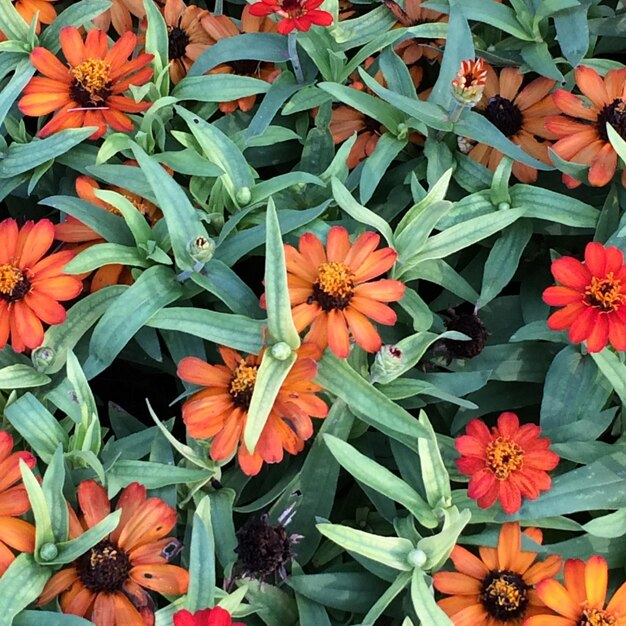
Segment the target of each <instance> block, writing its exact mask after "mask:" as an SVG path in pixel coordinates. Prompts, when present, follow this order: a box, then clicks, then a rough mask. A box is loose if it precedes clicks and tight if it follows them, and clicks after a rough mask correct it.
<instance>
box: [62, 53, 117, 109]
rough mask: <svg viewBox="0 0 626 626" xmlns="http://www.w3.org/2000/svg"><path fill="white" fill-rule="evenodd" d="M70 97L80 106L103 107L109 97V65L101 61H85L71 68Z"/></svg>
mask: <svg viewBox="0 0 626 626" xmlns="http://www.w3.org/2000/svg"><path fill="white" fill-rule="evenodd" d="M70 74H71V75H72V77H73V78H74V83H73V86H72V90H71V91H72V97H73V98H74V99H75V100H76V101H77V102H78V103H79V104H81V105H82V106H87V107H94V106H102V105H104V101H105V100H106V98H107V97H108V96H109V95H110V86H111V65H110V63H107V62H106V61H103V60H102V59H87V60H85V61H83V62H82V63H79V64H78V65H76V66H74V67H72V68H71V69H70Z"/></svg>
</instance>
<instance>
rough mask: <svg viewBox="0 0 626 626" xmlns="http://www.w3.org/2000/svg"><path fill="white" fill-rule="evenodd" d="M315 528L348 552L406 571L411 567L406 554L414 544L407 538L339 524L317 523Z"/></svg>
mask: <svg viewBox="0 0 626 626" xmlns="http://www.w3.org/2000/svg"><path fill="white" fill-rule="evenodd" d="M317 530H319V531H320V533H322V535H324V537H327V538H328V539H330V540H331V541H333V542H334V543H336V544H338V545H340V546H341V547H342V548H344V549H345V550H348V551H349V552H355V553H356V554H360V555H362V556H364V557H366V558H368V559H372V560H373V561H376V562H377V563H382V564H383V565H386V566H387V567H392V568H393V569H397V570H400V571H405V572H408V571H410V570H411V569H413V568H412V566H411V565H410V563H409V560H408V556H409V552H411V550H413V549H414V546H413V544H412V543H411V542H410V541H409V540H408V539H401V538H399V537H379V536H378V535H373V534H372V533H366V532H363V531H362V530H356V529H355V528H349V527H348V526H341V525H339V524H318V525H317Z"/></svg>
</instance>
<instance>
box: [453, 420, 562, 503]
mask: <svg viewBox="0 0 626 626" xmlns="http://www.w3.org/2000/svg"><path fill="white" fill-rule="evenodd" d="M540 434H541V428H540V427H539V426H537V425H535V424H524V425H522V426H520V424H519V419H518V417H517V415H515V413H509V412H506V413H501V414H500V417H498V425H497V426H494V427H493V428H492V429H491V431H490V430H489V428H487V426H485V424H484V423H483V422H481V421H480V420H477V419H473V420H472V421H471V422H470V423H469V424H468V425H467V430H466V434H465V435H462V436H461V437H457V438H456V441H455V442H454V445H455V447H456V449H457V451H458V452H459V453H460V454H461V458H459V459H457V460H456V465H457V467H458V469H459V471H460V472H462V473H463V474H465V475H467V476H470V482H469V487H468V489H467V495H468V496H469V497H470V498H472V499H475V500H476V501H477V503H478V506H479V507H480V508H482V509H487V508H489V507H490V506H492V505H493V504H494V503H495V502H496V500H500V504H501V505H502V509H503V510H504V512H505V513H507V514H509V515H512V514H513V513H517V511H519V509H520V507H521V506H522V498H528V499H530V500H534V499H536V498H538V497H539V494H540V492H542V491H547V490H548V489H550V484H551V481H550V476H549V475H548V473H547V471H549V470H553V469H554V468H555V467H556V466H557V465H558V463H559V457H558V455H557V454H555V453H554V452H552V451H550V449H549V448H550V440H549V439H545V438H540V437H539V435H540Z"/></svg>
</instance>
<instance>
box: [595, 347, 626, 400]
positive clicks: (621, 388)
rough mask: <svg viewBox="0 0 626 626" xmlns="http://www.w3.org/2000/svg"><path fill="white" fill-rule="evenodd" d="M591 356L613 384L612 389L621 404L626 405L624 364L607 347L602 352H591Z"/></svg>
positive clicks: (625, 367) (625, 371)
mask: <svg viewBox="0 0 626 626" xmlns="http://www.w3.org/2000/svg"><path fill="white" fill-rule="evenodd" d="M591 357H592V358H593V360H594V361H595V362H596V365H597V366H598V368H599V369H600V371H601V372H602V373H603V374H604V376H605V377H606V379H607V380H608V381H609V382H610V383H611V385H613V389H614V390H615V393H616V394H617V395H618V396H619V399H620V400H621V401H622V404H623V405H624V406H626V365H624V364H623V363H622V362H621V361H620V360H619V357H618V356H617V355H616V354H615V353H614V352H611V351H610V350H609V349H608V348H605V349H604V350H602V352H593V353H591Z"/></svg>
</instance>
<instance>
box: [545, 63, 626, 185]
mask: <svg viewBox="0 0 626 626" xmlns="http://www.w3.org/2000/svg"><path fill="white" fill-rule="evenodd" d="M574 76H575V77H576V84H577V85H578V88H579V89H580V91H581V92H582V93H583V95H584V96H585V98H586V99H585V100H583V99H582V98H581V97H580V96H575V95H574V94H571V93H569V92H568V91H564V90H563V89H557V90H556V91H555V92H554V93H553V94H552V98H553V100H554V103H555V104H556V106H557V107H558V109H559V110H560V111H561V112H562V113H564V115H556V116H554V117H549V118H547V119H546V128H548V129H549V130H550V131H551V132H553V133H554V134H555V135H556V136H557V137H558V138H559V141H557V142H556V143H555V144H554V146H553V149H554V151H555V152H556V153H557V154H558V155H559V156H560V157H561V158H562V159H565V160H566V161H573V162H574V163H582V164H583V165H590V166H591V167H590V168H589V183H590V184H591V185H593V186H594V187H603V186H604V185H607V184H608V183H609V182H610V181H611V179H612V178H613V175H614V174H615V170H616V169H617V153H616V152H615V149H614V148H613V146H612V145H611V143H610V142H609V138H608V136H607V133H606V124H607V122H608V123H609V124H611V126H613V128H614V129H615V130H616V131H617V132H618V133H619V134H620V136H621V137H622V138H626V69H619V70H609V71H608V72H607V73H606V76H605V77H604V79H603V78H602V77H601V76H600V75H599V74H598V72H596V70H594V69H593V68H591V67H586V66H584V65H580V66H578V67H577V68H576V69H575V70H574ZM563 180H564V182H565V184H566V185H567V186H568V187H569V188H570V189H571V188H574V187H578V185H580V181H578V180H576V179H575V178H572V177H571V176H568V175H567V174H564V175H563ZM622 185H624V186H626V171H624V172H622Z"/></svg>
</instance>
